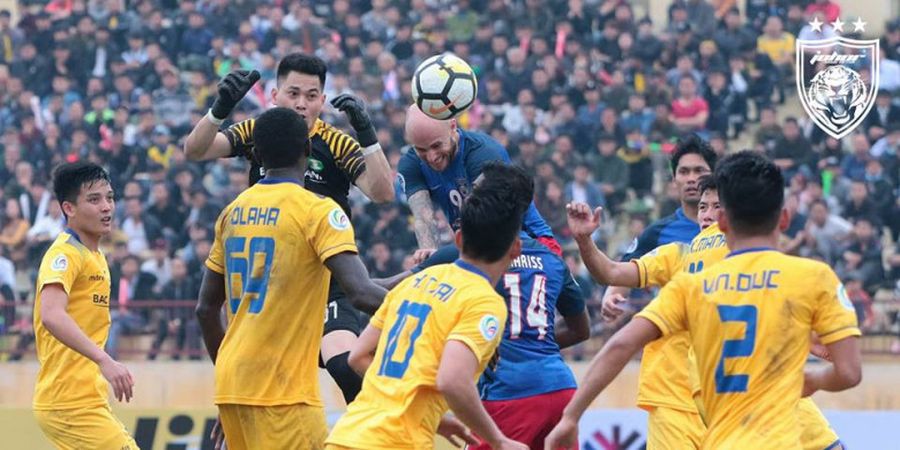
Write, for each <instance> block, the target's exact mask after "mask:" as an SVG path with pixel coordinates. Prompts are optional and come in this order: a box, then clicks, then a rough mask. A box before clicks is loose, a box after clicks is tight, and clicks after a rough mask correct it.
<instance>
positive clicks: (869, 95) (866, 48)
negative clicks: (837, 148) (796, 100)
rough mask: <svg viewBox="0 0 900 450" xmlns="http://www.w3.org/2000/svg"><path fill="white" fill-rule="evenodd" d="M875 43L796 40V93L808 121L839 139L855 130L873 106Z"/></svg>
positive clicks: (875, 67)
mask: <svg viewBox="0 0 900 450" xmlns="http://www.w3.org/2000/svg"><path fill="white" fill-rule="evenodd" d="M878 44H879V42H878V40H877V39H873V40H868V41H863V40H855V39H850V38H845V37H843V36H837V37H831V38H828V39H819V40H803V39H798V40H797V44H796V45H797V48H796V50H797V53H796V55H797V56H796V57H797V92H798V93H799V96H800V103H801V104H802V105H803V108H804V109H805V110H806V112H807V114H809V117H810V119H812V121H813V122H815V124H816V125H818V126H819V128H821V129H822V131H824V132H825V133H826V134H828V135H829V136H831V137H833V138H835V139H841V138H843V137H844V136H846V135H848V134H850V133H851V132H853V130H855V129H856V128H857V127H858V126H859V125H860V124H861V123H862V121H863V120H864V119H865V118H866V115H867V114H868V113H869V111H870V110H871V109H872V106H873V105H874V104H875V93H876V92H877V91H878V62H879V61H878V52H879V45H878Z"/></svg>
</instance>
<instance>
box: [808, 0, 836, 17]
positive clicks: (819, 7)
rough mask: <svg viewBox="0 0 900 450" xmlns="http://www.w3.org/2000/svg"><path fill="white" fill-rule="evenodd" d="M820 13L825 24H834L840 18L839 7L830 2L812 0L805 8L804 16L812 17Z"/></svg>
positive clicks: (830, 0) (829, 0)
mask: <svg viewBox="0 0 900 450" xmlns="http://www.w3.org/2000/svg"><path fill="white" fill-rule="evenodd" d="M818 12H821V13H822V14H823V17H824V19H823V20H824V21H826V22H834V21H835V20H837V19H838V18H839V17H840V16H841V6H840V5H838V4H837V3H835V2H833V1H832V0H813V2H812V3H810V4H809V5H807V7H806V15H807V16H813V15H815V14H816V13H818Z"/></svg>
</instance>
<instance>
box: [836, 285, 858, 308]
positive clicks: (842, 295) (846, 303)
mask: <svg viewBox="0 0 900 450" xmlns="http://www.w3.org/2000/svg"><path fill="white" fill-rule="evenodd" d="M837 298H838V301H840V302H841V306H843V307H844V309H846V310H848V311H856V309H855V308H854V307H853V302H851V301H850V296H848V295H847V288H845V287H844V283H840V284H838V287H837Z"/></svg>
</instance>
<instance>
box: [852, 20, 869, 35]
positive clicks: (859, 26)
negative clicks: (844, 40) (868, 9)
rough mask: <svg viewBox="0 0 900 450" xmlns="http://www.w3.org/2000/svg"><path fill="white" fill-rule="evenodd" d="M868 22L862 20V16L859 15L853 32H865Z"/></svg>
mask: <svg viewBox="0 0 900 450" xmlns="http://www.w3.org/2000/svg"><path fill="white" fill-rule="evenodd" d="M867 23H868V22H863V21H862V17H857V18H856V22H853V32H857V31H859V32H865V31H866V24H867Z"/></svg>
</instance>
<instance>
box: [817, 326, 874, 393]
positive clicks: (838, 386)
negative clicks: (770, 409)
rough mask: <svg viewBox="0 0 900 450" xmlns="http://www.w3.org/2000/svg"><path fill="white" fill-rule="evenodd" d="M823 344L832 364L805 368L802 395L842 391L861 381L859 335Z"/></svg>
mask: <svg viewBox="0 0 900 450" xmlns="http://www.w3.org/2000/svg"><path fill="white" fill-rule="evenodd" d="M825 346H826V347H827V348H828V354H829V355H830V356H831V360H832V364H828V365H826V366H825V367H823V368H817V369H807V371H806V373H805V374H804V375H805V377H804V382H803V396H804V397H806V396H809V395H812V394H813V393H815V392H816V391H828V392H838V391H843V390H846V389H850V388H852V387H854V386H856V385H858V384H859V383H860V381H862V356H861V354H860V346H859V337H857V336H851V337H848V338H844V339H841V340H839V341H836V342H832V343H830V344H826V345H825Z"/></svg>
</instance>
